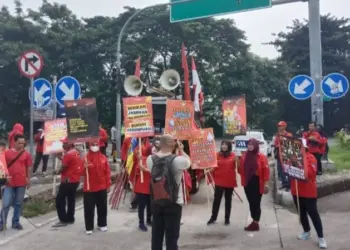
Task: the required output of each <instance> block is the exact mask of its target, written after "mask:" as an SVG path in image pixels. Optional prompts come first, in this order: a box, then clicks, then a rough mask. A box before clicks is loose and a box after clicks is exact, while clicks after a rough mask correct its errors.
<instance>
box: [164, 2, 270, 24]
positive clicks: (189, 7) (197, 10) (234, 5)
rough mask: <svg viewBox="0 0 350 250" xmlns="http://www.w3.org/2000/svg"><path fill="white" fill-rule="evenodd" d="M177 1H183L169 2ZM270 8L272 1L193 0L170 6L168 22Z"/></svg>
mask: <svg viewBox="0 0 350 250" xmlns="http://www.w3.org/2000/svg"><path fill="white" fill-rule="evenodd" d="M179 1H183V0H170V2H171V3H175V2H179ZM271 6H272V0H193V1H189V2H184V3H179V4H173V5H171V7H170V22H172V23H175V22H182V21H188V20H193V19H199V18H204V17H211V16H217V15H224V14H230V13H235V12H243V11H250V10H256V9H262V8H269V7H271Z"/></svg>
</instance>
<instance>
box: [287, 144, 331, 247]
mask: <svg viewBox="0 0 350 250" xmlns="http://www.w3.org/2000/svg"><path fill="white" fill-rule="evenodd" d="M303 145H304V148H305V150H306V154H305V156H306V164H307V177H306V178H307V179H306V180H303V181H298V180H297V179H294V178H292V180H291V191H292V195H293V199H294V203H295V206H296V207H297V210H298V211H299V216H300V222H301V225H302V227H303V230H304V232H303V233H302V234H300V235H299V236H298V239H299V240H308V239H310V238H311V234H310V231H311V228H310V224H309V220H308V217H307V216H308V215H309V216H310V218H311V220H312V223H313V224H314V227H315V229H316V232H317V236H318V244H319V247H320V248H321V249H326V248H327V243H326V241H325V239H324V237H323V227H322V221H321V217H320V214H319V213H318V209H317V185H316V169H317V167H316V164H317V160H316V158H315V157H314V156H313V155H312V154H310V153H309V152H308V146H307V142H306V140H305V139H303ZM291 160H292V164H298V160H297V158H294V159H291Z"/></svg>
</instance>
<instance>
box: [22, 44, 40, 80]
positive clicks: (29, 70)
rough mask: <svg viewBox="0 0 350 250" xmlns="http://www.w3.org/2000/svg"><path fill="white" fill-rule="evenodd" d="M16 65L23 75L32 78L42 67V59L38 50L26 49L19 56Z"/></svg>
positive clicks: (38, 73)
mask: <svg viewBox="0 0 350 250" xmlns="http://www.w3.org/2000/svg"><path fill="white" fill-rule="evenodd" d="M17 65H18V69H19V71H20V72H21V74H22V75H23V76H25V77H27V78H34V77H36V76H38V75H40V73H41V71H42V69H43V67H44V59H43V57H42V56H41V55H40V54H39V52H37V51H35V50H28V51H25V52H24V53H22V55H21V56H20V57H19V59H18V62H17Z"/></svg>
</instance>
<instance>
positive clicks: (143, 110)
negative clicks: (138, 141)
mask: <svg viewBox="0 0 350 250" xmlns="http://www.w3.org/2000/svg"><path fill="white" fill-rule="evenodd" d="M123 109H124V128H125V137H126V138H127V137H149V136H154V125H153V109H152V96H140V97H126V98H123Z"/></svg>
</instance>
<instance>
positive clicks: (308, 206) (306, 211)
mask: <svg viewBox="0 0 350 250" xmlns="http://www.w3.org/2000/svg"><path fill="white" fill-rule="evenodd" d="M293 200H294V204H295V206H296V208H297V210H298V203H297V197H296V196H294V195H293ZM299 206H300V211H299V213H300V223H301V225H302V227H303V230H304V232H310V230H311V228H310V223H309V219H308V217H307V215H309V216H310V218H311V220H312V223H313V224H314V227H315V230H316V233H317V236H318V237H319V238H323V227H322V221H321V217H320V214H319V213H318V209H317V199H316V198H303V197H299Z"/></svg>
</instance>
